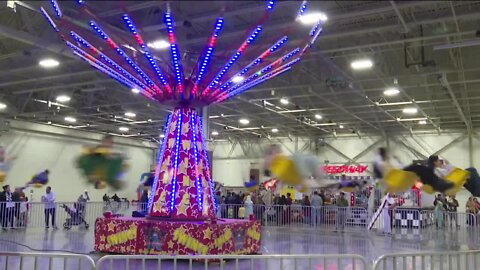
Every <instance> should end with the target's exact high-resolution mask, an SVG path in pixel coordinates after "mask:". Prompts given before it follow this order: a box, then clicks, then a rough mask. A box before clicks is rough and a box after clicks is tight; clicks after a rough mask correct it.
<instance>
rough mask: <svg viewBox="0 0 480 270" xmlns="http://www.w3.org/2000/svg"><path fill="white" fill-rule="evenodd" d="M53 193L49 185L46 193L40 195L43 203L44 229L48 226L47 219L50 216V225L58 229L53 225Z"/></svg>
mask: <svg viewBox="0 0 480 270" xmlns="http://www.w3.org/2000/svg"><path fill="white" fill-rule="evenodd" d="M55 199H56V196H55V193H53V191H52V188H51V187H50V186H48V187H47V189H46V193H45V194H44V195H43V196H42V202H43V203H44V204H45V229H48V228H49V225H48V223H49V222H48V221H49V219H50V217H52V227H53V228H54V229H58V228H57V226H56V225H55V208H56V206H57V205H56V204H55Z"/></svg>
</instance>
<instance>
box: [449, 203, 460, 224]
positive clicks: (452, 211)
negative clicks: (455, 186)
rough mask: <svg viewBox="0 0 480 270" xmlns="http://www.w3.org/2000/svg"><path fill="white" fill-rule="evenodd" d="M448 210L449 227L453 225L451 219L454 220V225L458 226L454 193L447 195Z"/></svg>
mask: <svg viewBox="0 0 480 270" xmlns="http://www.w3.org/2000/svg"><path fill="white" fill-rule="evenodd" d="M447 204H448V210H449V211H450V212H449V215H450V227H452V226H453V221H454V220H455V227H460V226H459V225H458V218H457V208H458V206H459V204H458V201H457V199H456V198H455V195H452V196H450V197H449V199H448V201H447Z"/></svg>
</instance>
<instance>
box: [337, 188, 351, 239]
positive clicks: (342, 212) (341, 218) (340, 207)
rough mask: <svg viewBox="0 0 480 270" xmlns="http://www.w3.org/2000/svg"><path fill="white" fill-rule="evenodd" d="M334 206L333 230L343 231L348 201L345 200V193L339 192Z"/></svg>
mask: <svg viewBox="0 0 480 270" xmlns="http://www.w3.org/2000/svg"><path fill="white" fill-rule="evenodd" d="M336 206H337V224H336V226H335V227H336V228H335V230H336V231H338V230H341V231H343V230H344V229H345V216H346V212H347V209H346V207H348V201H347V199H345V193H343V192H340V194H339V195H338V198H337V200H336Z"/></svg>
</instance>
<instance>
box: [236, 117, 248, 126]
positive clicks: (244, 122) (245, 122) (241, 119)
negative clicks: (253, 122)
mask: <svg viewBox="0 0 480 270" xmlns="http://www.w3.org/2000/svg"><path fill="white" fill-rule="evenodd" d="M238 122H239V123H240V124H242V125H248V124H250V120H248V119H247V118H240V120H238Z"/></svg>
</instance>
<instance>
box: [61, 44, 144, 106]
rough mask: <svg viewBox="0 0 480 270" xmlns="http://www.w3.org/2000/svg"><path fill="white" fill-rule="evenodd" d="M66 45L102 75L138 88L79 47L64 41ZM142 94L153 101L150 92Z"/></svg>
mask: <svg viewBox="0 0 480 270" xmlns="http://www.w3.org/2000/svg"><path fill="white" fill-rule="evenodd" d="M66 44H67V46H68V47H70V48H72V50H73V51H74V52H76V53H78V54H79V55H78V56H81V58H82V59H83V58H85V59H84V60H85V61H87V62H88V63H95V65H96V66H95V67H96V68H97V69H99V70H100V71H102V72H104V73H106V74H108V75H110V76H114V78H115V79H117V80H121V81H125V82H126V83H127V86H129V87H131V88H139V87H138V85H136V84H134V83H133V82H131V81H130V80H128V79H127V78H125V77H124V76H122V75H120V74H119V73H118V72H116V71H115V70H112V69H111V68H109V67H108V66H106V65H105V64H103V63H102V62H100V61H99V60H98V59H96V58H95V57H93V56H91V55H90V54H88V53H86V52H85V51H83V50H82V49H80V48H79V47H77V46H75V45H74V44H72V43H71V42H69V41H66ZM142 94H143V95H145V96H147V97H149V98H151V99H153V96H152V94H151V93H150V92H148V91H146V90H144V91H142Z"/></svg>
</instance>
